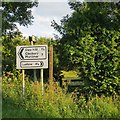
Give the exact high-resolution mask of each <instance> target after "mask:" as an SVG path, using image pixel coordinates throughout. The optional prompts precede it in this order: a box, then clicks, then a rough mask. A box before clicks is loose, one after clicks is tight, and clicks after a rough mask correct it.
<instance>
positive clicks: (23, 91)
mask: <svg viewBox="0 0 120 120" xmlns="http://www.w3.org/2000/svg"><path fill="white" fill-rule="evenodd" d="M22 76H23V81H22V83H23V84H22V93H23V97H24V95H25V71H24V70H22Z"/></svg>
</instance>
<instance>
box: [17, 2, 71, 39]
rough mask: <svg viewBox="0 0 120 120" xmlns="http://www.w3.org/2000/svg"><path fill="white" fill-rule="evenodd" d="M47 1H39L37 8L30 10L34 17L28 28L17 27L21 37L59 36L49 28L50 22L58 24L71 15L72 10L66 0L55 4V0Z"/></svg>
mask: <svg viewBox="0 0 120 120" xmlns="http://www.w3.org/2000/svg"><path fill="white" fill-rule="evenodd" d="M41 1H42V0H41ZM49 1H50V0H47V1H45V0H44V2H40V1H39V5H38V7H34V8H33V9H32V14H33V16H34V20H33V21H34V22H33V23H32V25H29V26H28V28H27V27H24V26H19V25H18V28H19V30H20V31H21V32H22V33H23V36H26V37H28V36H32V35H35V36H37V37H46V38H54V34H58V35H59V33H58V32H57V31H55V30H54V28H53V27H51V21H52V20H55V21H56V22H57V23H60V20H61V19H62V18H63V17H64V16H66V15H67V14H69V15H70V14H71V13H72V10H71V9H70V7H69V5H68V1H67V0H61V2H60V1H59V0H58V2H55V0H53V1H52V2H51V1H50V2H49Z"/></svg>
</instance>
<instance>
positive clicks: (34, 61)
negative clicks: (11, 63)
mask: <svg viewBox="0 0 120 120" xmlns="http://www.w3.org/2000/svg"><path fill="white" fill-rule="evenodd" d="M16 68H17V69H22V72H23V88H24V86H25V81H24V69H41V78H40V79H41V85H42V94H43V69H46V68H48V46H47V45H34V46H32V45H30V46H17V47H16ZM34 74H36V73H34ZM24 91H25V90H24V89H23V94H24Z"/></svg>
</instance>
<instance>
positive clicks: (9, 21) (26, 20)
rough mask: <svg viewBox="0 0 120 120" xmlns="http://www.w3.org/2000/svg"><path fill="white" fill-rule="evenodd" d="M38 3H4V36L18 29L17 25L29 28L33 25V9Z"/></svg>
mask: <svg viewBox="0 0 120 120" xmlns="http://www.w3.org/2000/svg"><path fill="white" fill-rule="evenodd" d="M37 5H38V2H29V1H28V2H2V34H3V35H5V34H7V33H9V32H14V30H15V29H17V26H16V24H15V23H19V24H20V25H23V26H27V25H31V24H32V22H33V21H32V20H33V18H34V17H33V16H32V11H31V8H32V7H34V6H36V7H37Z"/></svg>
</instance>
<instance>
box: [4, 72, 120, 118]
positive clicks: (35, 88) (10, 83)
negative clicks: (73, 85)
mask: <svg viewBox="0 0 120 120" xmlns="http://www.w3.org/2000/svg"><path fill="white" fill-rule="evenodd" d="M44 88H45V89H44V94H43V95H42V93H41V87H40V84H39V83H37V84H34V83H33V82H31V81H30V80H28V78H27V77H26V79H25V95H24V96H23V95H22V74H20V73H17V77H16V76H15V75H14V74H10V75H9V76H5V74H3V108H4V109H3V118H119V117H120V102H119V100H120V97H119V96H114V97H113V98H112V97H105V96H101V97H98V96H95V97H91V98H90V99H89V100H88V101H87V102H86V99H85V97H84V96H83V95H81V96H80V97H79V98H77V97H76V93H71V94H68V93H67V94H66V91H63V90H62V89H61V88H60V87H59V86H58V85H57V83H54V84H53V85H52V87H51V86H50V85H48V84H45V85H44ZM18 109H19V110H18Z"/></svg>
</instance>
